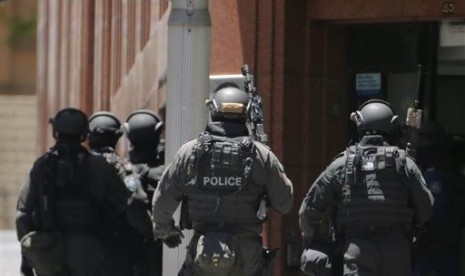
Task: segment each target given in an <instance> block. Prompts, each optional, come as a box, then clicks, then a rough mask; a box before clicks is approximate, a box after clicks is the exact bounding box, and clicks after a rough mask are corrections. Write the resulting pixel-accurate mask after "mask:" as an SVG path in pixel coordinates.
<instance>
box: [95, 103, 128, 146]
mask: <svg viewBox="0 0 465 276" xmlns="http://www.w3.org/2000/svg"><path fill="white" fill-rule="evenodd" d="M122 134H123V131H122V130H121V123H120V121H119V120H118V118H116V117H115V115H113V114H112V113H110V112H107V111H99V112H96V113H94V114H93V115H92V116H90V118H89V145H90V147H91V148H103V147H112V148H114V147H115V146H116V143H117V142H118V139H119V138H120V137H121V135H122Z"/></svg>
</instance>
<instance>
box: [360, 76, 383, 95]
mask: <svg viewBox="0 0 465 276" xmlns="http://www.w3.org/2000/svg"><path fill="white" fill-rule="evenodd" d="M355 78H356V80H355V91H356V92H357V96H380V95H381V73H360V74H356V75H355Z"/></svg>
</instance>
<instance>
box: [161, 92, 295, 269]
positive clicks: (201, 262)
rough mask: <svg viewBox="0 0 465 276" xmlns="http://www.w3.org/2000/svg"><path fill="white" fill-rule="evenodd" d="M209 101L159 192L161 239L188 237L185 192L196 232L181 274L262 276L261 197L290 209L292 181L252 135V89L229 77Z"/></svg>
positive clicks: (274, 205) (279, 208)
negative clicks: (180, 219)
mask: <svg viewBox="0 0 465 276" xmlns="http://www.w3.org/2000/svg"><path fill="white" fill-rule="evenodd" d="M207 106H208V107H209V108H210V111H211V113H210V114H211V122H210V123H208V125H207V126H206V130H205V132H204V133H202V134H201V135H200V136H199V137H198V138H196V139H193V140H190V141H188V142H187V143H185V144H184V145H182V146H181V148H180V149H179V150H178V152H177V153H176V156H175V157H174V160H173V161H172V162H171V164H170V165H169V166H168V168H167V169H166V171H165V173H164V174H163V176H162V179H161V181H160V183H159V185H158V187H157V190H156V191H155V195H154V198H153V203H152V208H153V216H152V218H153V222H154V232H155V238H159V239H161V240H163V242H164V243H165V244H166V245H167V246H168V247H171V248H173V247H176V246H178V245H179V244H180V243H181V238H182V232H181V231H180V230H179V229H178V228H177V227H176V226H175V225H174V220H173V219H172V214H173V213H174V211H175V210H176V208H177V206H178V205H179V203H180V201H181V198H182V197H183V195H186V196H187V199H188V201H187V202H188V205H187V206H188V208H187V209H188V216H189V221H190V224H191V227H192V229H193V230H194V236H193V238H192V240H191V242H190V245H189V249H188V253H187V256H186V260H185V263H184V265H183V267H182V269H181V271H180V272H179V275H258V274H259V273H262V270H263V269H264V267H265V258H264V255H263V252H262V250H263V249H262V240H261V236H260V233H261V230H262V223H263V221H264V216H263V215H264V214H262V213H261V212H258V211H260V210H261V211H262V212H263V211H264V210H263V209H261V208H260V203H263V202H264V201H262V199H264V198H267V204H268V205H269V206H270V207H271V208H272V209H274V210H275V211H277V212H279V213H286V212H288V211H289V210H290V208H291V206H292V202H293V187H292V183H291V181H290V180H289V179H288V178H287V176H286V174H285V173H284V168H283V166H282V165H281V163H280V162H279V160H278V159H277V158H276V156H275V155H274V154H273V153H272V152H271V150H270V149H269V148H268V147H267V146H265V145H263V144H261V143H259V142H256V141H253V140H252V138H251V137H250V136H249V133H248V129H247V125H246V120H247V116H248V112H249V110H248V108H249V106H250V105H249V96H248V94H247V93H245V92H244V91H242V90H241V89H239V88H238V87H237V86H236V85H235V84H232V83H225V84H223V85H220V86H219V87H218V88H217V89H216V92H215V93H214V95H213V98H212V99H210V100H207ZM257 213H258V215H257Z"/></svg>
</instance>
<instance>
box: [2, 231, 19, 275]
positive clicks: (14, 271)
mask: <svg viewBox="0 0 465 276" xmlns="http://www.w3.org/2000/svg"><path fill="white" fill-rule="evenodd" d="M20 261H21V259H20V249H19V243H18V241H17V240H16V232H15V231H14V230H1V231H0V276H19V264H20Z"/></svg>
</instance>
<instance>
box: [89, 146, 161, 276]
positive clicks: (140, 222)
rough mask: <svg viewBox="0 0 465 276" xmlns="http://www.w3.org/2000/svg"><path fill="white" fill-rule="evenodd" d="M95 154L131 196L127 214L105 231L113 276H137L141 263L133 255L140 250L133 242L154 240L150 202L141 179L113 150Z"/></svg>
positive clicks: (94, 150) (94, 152) (108, 148)
mask: <svg viewBox="0 0 465 276" xmlns="http://www.w3.org/2000/svg"><path fill="white" fill-rule="evenodd" d="M92 153H93V154H95V155H101V156H103V157H104V158H105V159H106V160H107V162H108V163H109V164H111V165H112V166H113V167H114V168H115V170H116V172H117V173H118V175H119V177H120V178H121V179H122V180H123V181H124V183H125V185H126V188H127V189H128V191H129V192H130V193H131V196H130V198H128V207H127V209H126V210H125V212H124V213H123V214H120V215H119V217H118V219H117V220H115V221H113V222H112V224H110V225H107V226H106V227H105V228H106V230H105V232H106V233H107V234H106V235H105V245H106V250H107V252H108V256H109V257H110V260H109V261H110V268H111V275H112V276H117V275H121V276H129V275H137V273H139V272H138V271H139V270H140V268H139V267H138V265H139V262H140V260H139V259H138V258H137V257H136V255H137V254H135V253H134V252H135V250H137V248H135V247H134V242H135V241H136V242H137V241H139V240H144V239H146V240H153V233H152V223H151V220H150V215H149V213H148V212H147V208H148V207H147V206H148V205H149V204H150V201H149V200H148V199H147V194H146V193H145V192H144V190H143V189H142V186H141V184H140V179H139V175H138V174H137V173H136V172H135V171H134V168H133V166H132V165H131V164H130V163H129V162H128V161H126V160H125V159H123V158H121V157H120V156H119V155H118V154H117V153H116V151H115V150H114V149H113V148H111V147H106V148H102V149H99V150H96V149H93V150H92Z"/></svg>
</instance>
